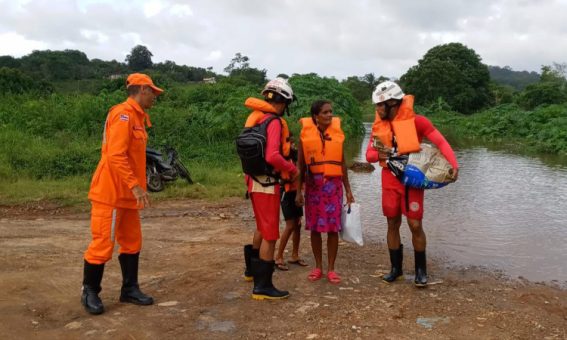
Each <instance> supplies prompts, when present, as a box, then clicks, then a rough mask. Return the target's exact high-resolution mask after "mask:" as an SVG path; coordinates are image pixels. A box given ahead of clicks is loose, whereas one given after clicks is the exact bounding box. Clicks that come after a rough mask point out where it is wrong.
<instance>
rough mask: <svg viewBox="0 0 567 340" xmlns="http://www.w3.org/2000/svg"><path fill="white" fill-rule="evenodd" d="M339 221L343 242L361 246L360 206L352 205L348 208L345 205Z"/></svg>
mask: <svg viewBox="0 0 567 340" xmlns="http://www.w3.org/2000/svg"><path fill="white" fill-rule="evenodd" d="M341 221H342V224H343V229H342V230H341V233H340V234H341V238H342V239H343V241H346V242H352V243H356V244H358V245H359V246H362V245H363V244H364V242H363V241H362V224H361V223H360V204H358V203H352V204H351V205H350V208H349V206H348V204H347V205H345V206H344V207H343V211H342V216H341Z"/></svg>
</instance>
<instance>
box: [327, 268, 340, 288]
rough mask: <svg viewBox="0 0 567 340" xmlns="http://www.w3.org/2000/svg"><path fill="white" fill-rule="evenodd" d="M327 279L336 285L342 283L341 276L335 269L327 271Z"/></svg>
mask: <svg viewBox="0 0 567 340" xmlns="http://www.w3.org/2000/svg"><path fill="white" fill-rule="evenodd" d="M327 280H328V281H329V283H331V284H334V285H338V284H339V283H341V277H340V276H339V274H337V272H334V271H333V272H328V273H327Z"/></svg>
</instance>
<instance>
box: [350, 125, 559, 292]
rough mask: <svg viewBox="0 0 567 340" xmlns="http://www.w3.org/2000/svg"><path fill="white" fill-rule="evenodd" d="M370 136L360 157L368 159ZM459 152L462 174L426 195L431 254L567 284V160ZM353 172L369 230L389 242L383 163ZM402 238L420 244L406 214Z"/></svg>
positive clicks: (373, 237)
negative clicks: (414, 239)
mask: <svg viewBox="0 0 567 340" xmlns="http://www.w3.org/2000/svg"><path fill="white" fill-rule="evenodd" d="M367 128H368V126H367ZM368 138H369V137H368V134H367V136H366V138H365V139H364V141H363V143H362V146H361V148H360V152H359V154H358V155H357V156H355V157H354V159H355V160H358V161H365V151H366V145H367V143H368ZM455 151H456V153H457V159H458V161H459V164H460V167H461V170H460V173H459V181H458V182H456V183H454V184H451V185H449V186H447V187H445V188H442V189H437V190H428V191H427V192H426V195H425V216H424V220H423V222H424V227H425V231H426V234H427V241H428V248H427V249H428V254H429V255H431V256H433V257H437V258H443V259H445V260H447V261H448V262H449V263H451V264H455V265H458V266H480V267H485V268H488V269H491V270H501V271H502V272H503V273H505V274H506V275H509V276H511V277H518V276H522V277H524V278H527V279H529V280H533V281H546V282H551V281H557V282H559V283H561V284H563V285H564V284H565V283H567V163H563V165H561V164H557V163H556V164H553V165H548V164H549V163H544V162H542V161H541V160H539V159H537V158H532V157H527V156H519V155H513V154H509V153H506V152H501V151H491V150H488V149H487V148H483V147H472V148H471V147H460V148H459V147H455ZM351 176H352V178H351V183H352V187H353V192H354V195H355V199H356V200H357V201H358V202H359V203H361V205H362V219H363V225H364V233H365V236H366V237H367V238H368V239H371V240H374V241H382V242H385V236H386V221H385V218H384V217H383V216H382V212H381V206H380V195H381V191H380V190H381V189H380V169H377V170H376V171H374V172H373V173H370V174H366V173H356V174H355V173H352V172H351ZM402 238H403V243H404V244H405V246H406V248H407V249H408V251H412V247H411V234H410V233H409V231H408V228H407V225H405V221H404V224H403V225H402Z"/></svg>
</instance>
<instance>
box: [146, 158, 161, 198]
mask: <svg viewBox="0 0 567 340" xmlns="http://www.w3.org/2000/svg"><path fill="white" fill-rule="evenodd" d="M146 184H147V185H148V190H149V191H152V192H159V191H162V190H163V188H164V187H165V185H164V184H163V181H162V180H161V176H160V175H159V173H158V172H157V170H156V168H155V167H154V166H151V165H150V164H148V165H146Z"/></svg>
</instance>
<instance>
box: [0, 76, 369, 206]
mask: <svg viewBox="0 0 567 340" xmlns="http://www.w3.org/2000/svg"><path fill="white" fill-rule="evenodd" d="M292 81H293V82H294V86H295V87H296V88H297V89H298V90H296V93H297V94H298V95H299V96H301V93H303V94H304V96H303V100H302V101H301V102H300V103H301V104H300V105H298V106H296V107H295V108H294V109H293V111H292V112H293V114H292V116H291V117H288V121H289V122H290V125H291V127H292V129H295V130H296V133H297V132H298V124H297V122H296V121H297V120H298V119H299V117H301V116H304V115H305V114H306V113H307V112H308V109H309V105H310V103H311V100H312V98H317V99H319V98H326V99H330V100H332V101H333V102H334V103H336V104H335V111H337V113H338V114H339V115H340V116H341V117H342V118H343V127H344V129H345V131H346V132H347V134H350V135H352V136H357V135H360V134H361V132H362V124H361V120H360V118H361V112H360V109H359V107H358V106H357V105H356V101H355V100H354V98H352V95H351V94H350V92H349V91H348V89H346V88H342V87H341V86H342V85H340V84H339V83H338V82H337V81H336V80H334V79H324V78H319V77H314V76H296V77H295V78H292ZM260 90H261V89H260V88H258V87H256V86H254V85H248V84H242V83H238V84H236V83H231V82H230V81H226V82H221V83H218V84H214V85H211V84H200V85H187V86H182V85H176V86H174V87H172V88H168V89H166V92H165V93H164V95H162V96H160V98H159V100H158V103H157V104H156V105H155V107H154V108H153V109H152V110H151V111H150V116H151V120H152V124H153V127H152V128H151V129H149V130H148V132H149V136H150V137H149V142H148V145H149V146H151V147H157V148H158V149H160V148H161V149H162V150H163V147H164V146H173V147H175V148H176V149H177V150H178V152H179V155H180V159H181V160H182V162H183V163H184V164H185V165H186V166H187V167H188V168H189V170H190V171H191V173H192V176H193V179H194V181H195V182H198V184H196V185H193V186H187V185H186V184H184V183H183V182H181V181H178V182H177V183H176V184H173V185H170V186H168V187H167V189H166V191H164V192H163V193H159V194H157V195H154V196H155V197H156V198H158V199H159V198H161V197H199V198H215V197H226V196H234V195H240V194H242V192H243V187H244V185H243V179H242V174H241V169H240V163H239V160H238V157H237V155H236V152H235V148H234V144H233V141H234V139H235V138H236V136H237V135H238V134H239V132H240V131H241V129H242V125H243V123H244V121H245V119H246V117H247V115H248V114H249V112H250V110H249V109H247V108H246V107H244V105H243V103H244V101H245V99H246V98H247V97H250V96H257V95H258V94H259V92H260ZM125 99H126V93H125V92H124V91H115V92H108V91H107V90H103V91H101V92H100V93H99V94H98V95H92V94H87V93H83V94H64V95H63V94H52V95H47V96H34V95H31V94H27V95H3V96H0V204H13V203H21V202H23V201H26V200H62V201H66V202H77V201H81V200H85V199H86V193H87V191H88V185H89V180H90V176H91V174H92V172H93V171H94V169H95V167H96V164H97V161H98V159H99V157H100V146H101V138H102V132H103V128H104V121H105V119H106V115H107V111H108V109H109V108H110V107H111V106H112V105H115V104H117V103H120V102H122V101H124V100H125Z"/></svg>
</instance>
